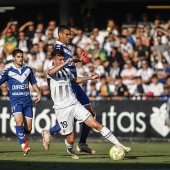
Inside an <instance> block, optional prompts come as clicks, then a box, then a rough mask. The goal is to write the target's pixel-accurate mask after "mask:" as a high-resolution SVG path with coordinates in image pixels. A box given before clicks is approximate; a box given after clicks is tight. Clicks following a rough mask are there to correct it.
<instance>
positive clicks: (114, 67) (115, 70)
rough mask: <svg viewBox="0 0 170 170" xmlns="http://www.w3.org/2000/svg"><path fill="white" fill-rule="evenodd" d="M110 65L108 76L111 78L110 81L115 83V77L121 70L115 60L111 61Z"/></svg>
mask: <svg viewBox="0 0 170 170" xmlns="http://www.w3.org/2000/svg"><path fill="white" fill-rule="evenodd" d="M111 64H112V66H110V67H109V76H110V77H111V79H112V81H115V80H116V77H117V76H120V72H121V68H120V64H119V62H118V61H117V60H113V62H112V63H111Z"/></svg>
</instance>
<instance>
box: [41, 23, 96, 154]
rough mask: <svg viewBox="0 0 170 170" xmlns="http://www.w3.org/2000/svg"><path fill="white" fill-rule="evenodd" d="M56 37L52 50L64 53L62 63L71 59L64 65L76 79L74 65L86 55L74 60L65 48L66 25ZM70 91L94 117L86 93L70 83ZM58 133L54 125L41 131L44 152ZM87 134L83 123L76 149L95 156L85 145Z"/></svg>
mask: <svg viewBox="0 0 170 170" xmlns="http://www.w3.org/2000/svg"><path fill="white" fill-rule="evenodd" d="M58 36H59V39H58V41H56V45H55V47H54V49H61V50H63V51H64V61H66V60H67V59H69V58H71V59H73V62H71V63H69V64H67V65H65V68H68V69H69V70H70V71H71V73H72V74H73V75H74V76H75V77H77V71H76V67H75V63H76V62H81V61H82V60H83V58H84V57H86V55H87V54H86V53H83V54H82V56H81V58H79V59H74V57H73V54H72V53H71V51H70V50H69V48H68V47H67V44H69V43H70V39H71V29H70V27H68V26H66V25H61V26H60V27H59V28H58ZM72 89H73V92H74V93H75V95H76V98H77V99H78V101H79V102H80V103H81V104H82V105H83V106H84V107H85V108H86V109H87V110H88V111H89V112H90V113H91V114H92V115H93V116H95V112H94V109H93V108H92V106H91V102H90V100H89V98H88V97H87V95H86V93H85V92H84V91H83V89H82V88H81V87H80V85H79V84H76V83H74V82H72ZM58 131H60V127H59V125H58V124H56V125H55V126H54V127H52V128H51V129H50V130H49V131H48V130H43V131H42V136H43V145H44V147H45V149H46V150H48V149H49V146H50V139H51V137H52V136H53V134H54V133H56V132H58ZM89 132H90V127H88V126H87V125H86V124H85V123H82V130H81V136H80V140H79V143H78V146H77V148H76V149H77V151H79V152H87V153H90V154H96V151H95V150H93V149H91V148H89V147H88V145H87V144H86V139H87V137H88V134H89Z"/></svg>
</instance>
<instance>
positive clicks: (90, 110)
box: [85, 105, 96, 117]
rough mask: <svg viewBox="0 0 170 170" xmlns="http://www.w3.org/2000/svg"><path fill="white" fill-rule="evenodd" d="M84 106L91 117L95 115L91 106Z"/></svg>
mask: <svg viewBox="0 0 170 170" xmlns="http://www.w3.org/2000/svg"><path fill="white" fill-rule="evenodd" d="M85 108H86V109H87V110H88V111H89V112H90V113H91V115H92V116H93V117H95V115H96V113H95V112H94V110H93V108H92V106H91V105H87V106H85Z"/></svg>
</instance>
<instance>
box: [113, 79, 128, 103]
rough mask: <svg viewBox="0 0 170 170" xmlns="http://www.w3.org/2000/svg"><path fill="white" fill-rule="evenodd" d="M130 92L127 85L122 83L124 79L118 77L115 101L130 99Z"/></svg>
mask: <svg viewBox="0 0 170 170" xmlns="http://www.w3.org/2000/svg"><path fill="white" fill-rule="evenodd" d="M128 96H129V92H128V88H127V86H126V85H125V84H123V83H122V78H121V77H120V76H117V77H116V88H115V92H114V99H115V100H125V99H128Z"/></svg>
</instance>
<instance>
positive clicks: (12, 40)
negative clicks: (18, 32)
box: [4, 28, 17, 57]
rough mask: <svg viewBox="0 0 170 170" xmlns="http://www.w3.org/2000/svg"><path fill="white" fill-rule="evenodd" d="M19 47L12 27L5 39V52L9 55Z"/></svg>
mask: <svg viewBox="0 0 170 170" xmlns="http://www.w3.org/2000/svg"><path fill="white" fill-rule="evenodd" d="M16 47H17V38H16V37H15V36H14V35H13V32H12V30H11V28H9V29H7V31H6V34H5V41H4V53H5V56H6V57H8V56H9V55H11V53H12V51H13V50H14V49H15V48H16Z"/></svg>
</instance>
